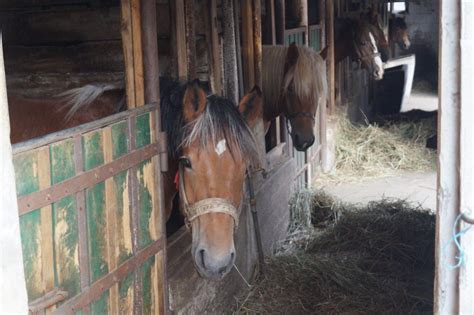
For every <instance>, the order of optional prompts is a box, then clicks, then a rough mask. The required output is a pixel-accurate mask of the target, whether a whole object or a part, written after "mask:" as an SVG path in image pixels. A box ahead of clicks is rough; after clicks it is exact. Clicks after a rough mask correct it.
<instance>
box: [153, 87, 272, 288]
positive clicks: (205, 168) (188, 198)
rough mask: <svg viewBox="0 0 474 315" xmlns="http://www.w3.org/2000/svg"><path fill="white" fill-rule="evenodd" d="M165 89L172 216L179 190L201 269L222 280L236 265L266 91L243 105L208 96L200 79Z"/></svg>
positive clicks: (255, 90)
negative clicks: (245, 188) (247, 183)
mask: <svg viewBox="0 0 474 315" xmlns="http://www.w3.org/2000/svg"><path fill="white" fill-rule="evenodd" d="M160 90H161V113H162V115H161V117H162V126H163V128H164V130H165V131H166V132H167V134H168V136H169V137H168V138H169V141H168V146H169V148H168V150H169V170H168V172H166V173H165V174H164V192H165V195H164V196H165V209H166V217H167V218H169V216H170V215H171V212H172V208H173V198H174V196H175V195H176V193H178V192H179V197H180V209H181V211H182V213H183V215H184V217H185V222H186V225H187V226H188V227H189V229H190V230H191V233H192V249H191V254H192V257H193V261H194V265H195V267H196V270H197V271H198V273H199V274H200V275H201V276H203V277H205V278H208V279H214V280H219V279H222V278H223V277H224V276H225V275H226V274H227V273H228V272H229V271H230V270H231V269H232V267H233V266H234V262H235V258H236V253H235V247H234V238H233V235H234V231H235V230H236V229H237V226H238V222H239V214H240V211H239V210H238V209H239V207H240V204H241V198H242V195H243V182H244V179H245V172H246V168H247V166H248V165H249V164H252V163H258V159H259V153H258V146H257V144H256V142H255V139H254V137H253V134H252V131H251V128H253V127H254V126H255V124H256V123H257V121H258V118H259V117H261V116H262V112H263V105H262V93H261V91H260V89H259V88H258V87H254V88H253V89H252V90H251V91H250V92H249V93H248V94H247V95H245V96H244V98H243V99H242V100H241V102H240V104H239V106H238V108H237V107H236V106H235V105H234V104H233V103H232V102H231V101H229V100H227V99H225V98H222V97H219V96H216V95H206V93H205V91H204V89H203V88H202V87H200V86H199V83H197V81H194V82H192V83H189V84H187V85H186V86H181V85H179V84H177V83H175V82H160Z"/></svg>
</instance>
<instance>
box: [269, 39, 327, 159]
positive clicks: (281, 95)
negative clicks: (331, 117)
mask: <svg viewBox="0 0 474 315" xmlns="http://www.w3.org/2000/svg"><path fill="white" fill-rule="evenodd" d="M262 68H263V69H262V81H263V94H264V116H263V118H264V121H265V123H266V128H267V129H268V126H269V125H270V121H271V120H273V119H274V118H276V117H278V116H279V115H280V114H283V115H284V116H285V117H286V119H287V120H288V125H289V127H291V130H290V134H291V138H292V140H293V145H294V147H295V148H296V149H297V150H298V151H306V150H307V149H308V148H309V147H311V146H312V145H313V143H314V140H315V137H314V124H315V115H316V110H317V108H318V105H319V106H326V99H327V80H326V65H325V63H324V61H323V59H322V58H321V56H319V54H318V53H316V52H315V51H314V50H313V49H311V48H309V47H306V46H297V45H295V44H294V43H293V44H291V45H290V46H289V47H285V46H263V67H262Z"/></svg>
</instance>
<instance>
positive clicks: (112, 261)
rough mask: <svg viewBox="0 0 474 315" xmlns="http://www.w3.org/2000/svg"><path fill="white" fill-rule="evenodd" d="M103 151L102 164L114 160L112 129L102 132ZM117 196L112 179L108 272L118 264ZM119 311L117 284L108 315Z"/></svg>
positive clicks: (109, 183) (107, 205)
mask: <svg viewBox="0 0 474 315" xmlns="http://www.w3.org/2000/svg"><path fill="white" fill-rule="evenodd" d="M102 134H103V150H104V163H110V162H112V161H113V158H114V154H113V153H114V150H113V140H112V127H110V126H109V127H106V128H104V130H103V133H102ZM116 212H118V209H117V195H116V191H115V185H114V178H113V177H112V178H108V179H107V180H106V181H105V217H106V224H107V237H106V241H107V265H108V266H109V270H110V271H112V270H115V268H117V266H118V264H117V261H118V255H119V251H118V250H117V238H118V237H119V236H118V235H117V217H116ZM118 311H119V291H118V284H115V285H113V286H112V287H111V288H110V289H109V314H118Z"/></svg>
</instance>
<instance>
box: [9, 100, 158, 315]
mask: <svg viewBox="0 0 474 315" xmlns="http://www.w3.org/2000/svg"><path fill="white" fill-rule="evenodd" d="M150 110H151V111H150ZM153 110H154V108H153V107H149V109H148V111H145V112H144V113H143V111H140V110H138V109H137V110H134V111H131V112H129V115H124V114H123V113H122V114H119V115H120V117H123V118H122V119H121V120H118V121H115V120H113V119H112V121H113V122H112V123H107V122H108V121H109V120H110V119H108V118H107V119H104V122H105V125H102V126H101V125H100V124H97V123H94V124H92V125H91V126H90V127H88V128H83V129H81V128H78V129H76V130H71V131H70V132H71V133H74V135H72V136H65V137H64V139H60V140H54V139H55V137H50V138H51V139H53V140H52V141H51V142H47V143H45V144H43V145H41V146H39V147H37V148H35V147H34V145H33V144H30V145H31V146H32V147H33V148H32V149H30V150H23V151H21V153H18V154H17V155H15V156H14V165H15V169H16V179H17V190H18V197H19V198H23V197H28V196H30V195H31V194H35V193H41V192H42V191H44V190H45V189H51V188H53V189H55V190H58V191H60V192H62V194H63V195H61V197H59V198H58V199H59V200H58V201H55V202H52V203H51V204H50V205H47V206H41V207H39V208H37V209H35V210H29V211H23V212H21V211H20V213H23V214H22V215H21V216H20V223H21V224H20V227H21V236H22V245H23V256H24V260H25V266H24V267H25V273H26V279H27V288H28V298H29V301H30V302H32V301H34V300H37V299H39V298H41V297H43V296H44V295H45V294H47V293H49V292H51V291H53V290H54V289H58V288H61V289H63V290H65V291H67V292H68V297H67V299H66V300H65V301H63V302H62V303H61V304H58V305H56V306H54V305H53V306H52V307H51V308H49V309H48V310H49V311H51V310H54V309H55V307H57V310H58V312H63V311H64V310H65V309H75V310H83V311H84V313H91V314H117V313H130V312H132V313H135V314H136V313H141V310H143V311H144V312H145V313H148V314H155V313H156V312H155V311H156V310H160V311H164V307H165V306H164V305H165V303H164V291H165V289H164V288H165V282H164V279H165V278H164V274H163V273H164V268H163V259H164V257H165V256H164V254H163V253H162V252H160V251H159V250H160V249H161V247H156V246H157V244H158V243H159V244H162V237H163V229H162V224H163V222H161V220H162V219H161V218H162V217H163V215H162V213H161V210H160V203H159V202H158V198H159V197H158V195H159V191H160V189H158V188H159V187H158V186H157V183H159V181H157V180H156V176H159V174H158V173H157V172H156V170H159V158H158V156H157V154H158V151H157V150H156V149H155V150H154V151H153V152H154V156H151V157H149V158H146V157H144V158H143V159H142V160H140V161H139V162H138V163H136V164H130V165H128V169H126V170H125V171H120V172H118V173H116V174H115V173H113V172H112V173H111V175H107V174H106V175H105V177H104V178H98V180H97V181H96V182H94V183H93V184H90V185H89V186H88V187H86V188H85V189H84V190H79V191H77V192H76V193H72V192H69V191H67V190H64V188H61V187H67V186H64V185H62V183H67V182H68V181H70V180H73V179H74V178H77V177H78V176H80V175H81V174H82V173H84V172H94V171H95V170H98V169H100V168H102V167H104V166H105V167H107V165H112V164H113V163H114V161H117V160H118V159H123V158H124V157H127V156H128V155H130V154H132V153H133V152H134V151H139V150H145V149H147V148H149V147H150V146H153V145H154V144H156V142H157V137H156V136H155V135H154V132H156V128H155V126H156V122H155V121H154V119H156V117H158V115H156V113H155V112H154V111H153ZM134 112H139V113H138V115H134ZM130 128H134V129H133V131H131V129H130ZM59 138H61V137H59ZM40 140H41V139H40ZM40 140H38V141H40ZM156 163H157V164H158V166H157V165H156ZM109 167H110V170H112V169H113V167H112V166H109ZM95 174H96V175H94V176H104V175H99V172H97V173H95ZM131 175H134V176H136V179H137V182H136V184H133V182H132V181H131ZM131 185H132V186H133V185H135V186H134V187H135V188H134V189H135V190H136V192H137V194H136V197H133V196H134V194H133V193H131V191H132V189H133V187H132V186H131ZM131 197H132V198H136V200H137V202H135V203H134V202H132V199H131ZM33 202H35V201H33ZM134 215H136V218H138V220H139V221H138V222H137V225H136V226H137V239H138V240H139V243H138V245H139V247H137V248H136V247H135V246H134V237H133V233H132V231H133V229H132V227H133V222H136V221H134V220H135V219H134ZM150 248H157V249H154V250H153V251H150ZM143 251H148V252H149V253H148V254H146V255H148V256H143V254H140V253H141V252H143ZM139 255H141V256H140V257H143V258H140V259H142V262H141V263H140V264H137V263H134V265H133V266H135V267H134V268H136V270H134V269H133V268H130V267H127V269H125V272H123V271H120V272H119V273H118V274H117V276H114V277H112V278H111V280H107V281H106V283H107V284H105V285H103V284H99V283H102V282H103V281H104V279H105V278H107V277H109V275H110V273H113V272H118V271H117V270H118V269H120V268H121V266H123V265H124V264H127V263H129V261H130V260H133V259H138V258H137V257H136V256H139ZM141 264H143V265H141ZM122 269H123V268H122ZM109 278H110V277H109ZM97 285H99V287H97ZM96 287H97V288H99V289H97V288H96ZM90 290H93V291H94V292H95V293H94V294H91V293H89V292H88V291H90ZM137 293H140V294H138V295H137ZM81 300H83V301H86V302H81Z"/></svg>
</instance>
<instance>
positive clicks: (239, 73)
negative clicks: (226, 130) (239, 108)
mask: <svg viewBox="0 0 474 315" xmlns="http://www.w3.org/2000/svg"><path fill="white" fill-rule="evenodd" d="M239 1H240V0H234V30H235V38H236V40H235V46H236V51H237V77H238V86H239V99H240V98H242V97H243V96H244V94H245V93H244V73H243V69H242V45H240V39H241V37H240V23H239V21H240V3H239Z"/></svg>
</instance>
